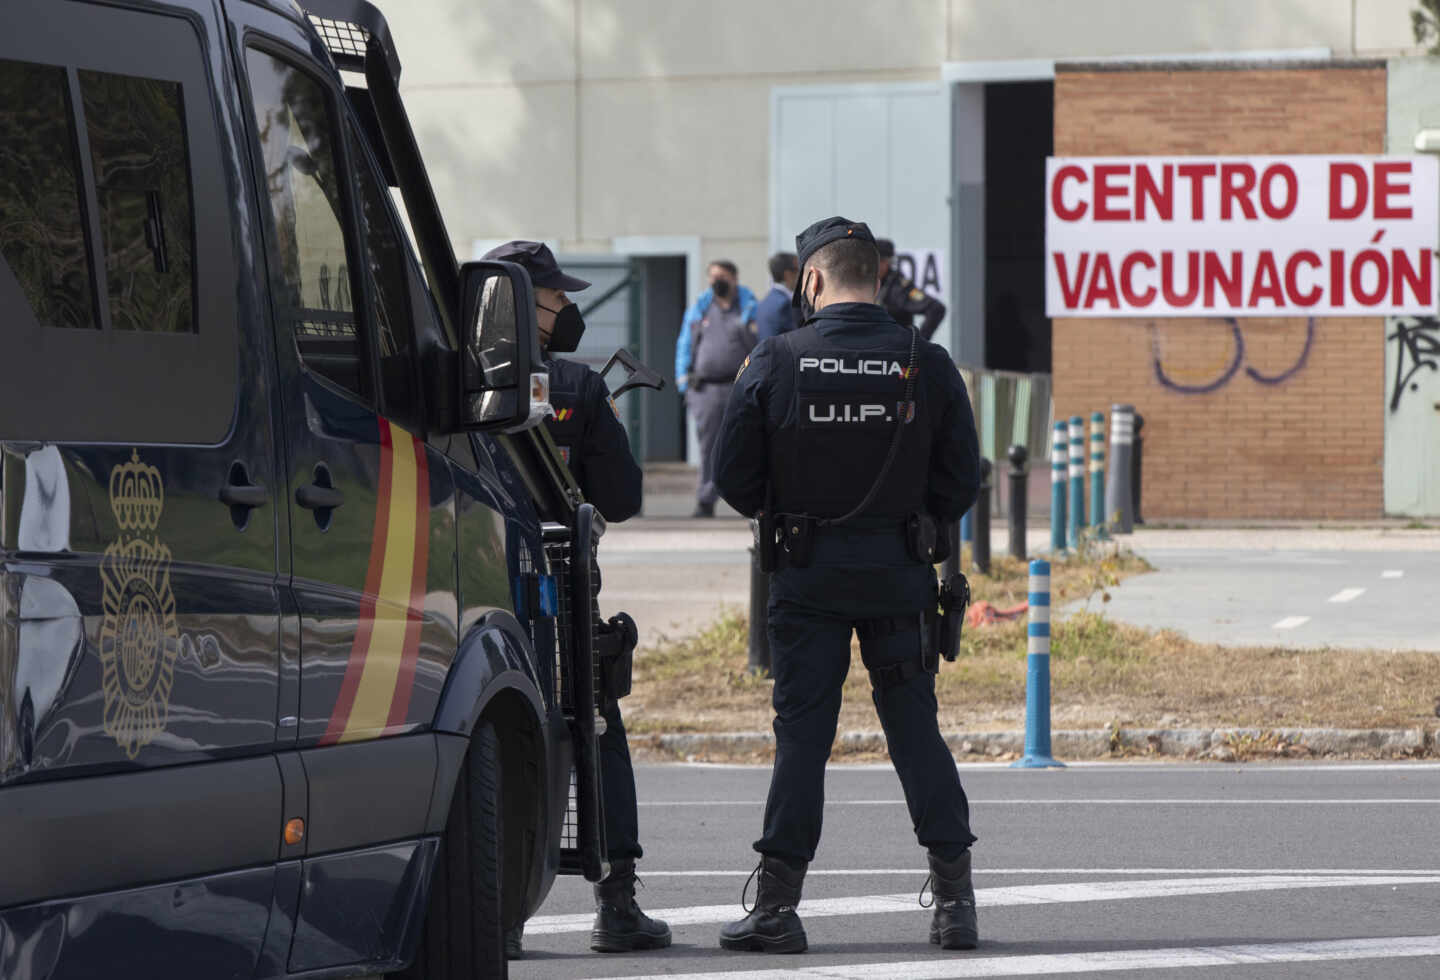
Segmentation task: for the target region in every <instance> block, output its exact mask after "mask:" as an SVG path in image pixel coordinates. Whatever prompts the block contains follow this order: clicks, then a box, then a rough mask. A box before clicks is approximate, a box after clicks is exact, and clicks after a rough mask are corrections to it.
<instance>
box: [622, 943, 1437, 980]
mask: <svg viewBox="0 0 1440 980" xmlns="http://www.w3.org/2000/svg"><path fill="white" fill-rule="evenodd" d="M1419 956H1440V936H1393V937H1386V938H1377V939H1336V940H1322V941H1319V942H1298V943H1254V944H1250V945H1246V946H1174V947H1170V948H1168V949H1115V950H1095V951H1091V952H1085V953H1042V954H1031V955H1022V956H979V957H974V958H970V957H963V956H945V957H939V958H936V957H931V958H930V959H928V960H910V961H906V962H900V963H841V964H835V965H833V966H810V967H799V968H794V969H772V970H737V971H729V972H723V973H666V974H650V975H647V976H641V977H626V978H622V980H661V977H663V978H664V980H717V978H720V977H724V978H725V980H779V978H782V977H801V978H803V977H817V978H821V980H877V978H892V977H893V978H895V980H946V978H948V977H1020V976H1053V975H1055V974H1061V973H1092V972H1096V971H1101V970H1104V971H1107V973H1108V971H1121V970H1174V969H1196V968H1202V967H1229V966H1247V965H1257V966H1258V965H1264V964H1272V963H1323V962H1337V961H1343V960H1378V959H1399V958H1402V957H1403V958H1409V957H1419Z"/></svg>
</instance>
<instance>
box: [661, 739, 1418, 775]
mask: <svg viewBox="0 0 1440 980" xmlns="http://www.w3.org/2000/svg"><path fill="white" fill-rule="evenodd" d="M872 734H875V733H872ZM635 768H636V769H656V770H665V769H733V770H736V771H737V772H770V771H771V770H772V769H773V768H774V765H773V764H772V763H769V762H645V763H640V764H638V765H636V766H635ZM955 768H957V769H959V770H960V771H961V772H986V771H994V772H1003V773H1007V774H1008V775H1010V776H1013V777H1014V778H1016V779H1036V780H1038V779H1043V778H1045V777H1047V776H1048V777H1050V778H1052V779H1071V778H1073V773H1075V772H1076V771H1078V770H1083V769H1109V770H1113V771H1115V772H1120V773H1125V774H1128V775H1145V776H1152V775H1155V774H1156V773H1166V774H1169V775H1180V776H1203V775H1206V774H1220V775H1227V776H1228V775H1230V774H1232V773H1234V772H1236V771H1238V770H1244V771H1247V772H1264V773H1299V772H1304V773H1312V772H1391V771H1394V770H1404V771H1405V772H1430V771H1435V770H1440V762H1417V761H1413V760H1408V759H1407V760H1405V761H1403V762H1300V763H1294V762H1288V763H1287V762H1247V763H1244V764H1241V763H1234V762H1232V763H1227V764H1224V765H1220V764H1205V763H1196V762H1162V761H1156V760H1151V759H1143V758H1135V759H1129V760H1125V761H1123V762H1117V761H1112V760H1094V761H1087V760H1085V759H1077V760H1076V761H1074V762H1067V763H1065V768H1064V769H1024V770H1021V769H1016V768H1015V767H1013V766H1012V765H1011V764H1010V763H1008V762H957V763H955ZM894 771H895V767H894V765H892V764H891V763H889V762H830V763H829V764H827V765H826V767H825V773H826V777H827V778H830V777H839V776H850V775H864V774H866V773H872V772H888V773H893V772H894Z"/></svg>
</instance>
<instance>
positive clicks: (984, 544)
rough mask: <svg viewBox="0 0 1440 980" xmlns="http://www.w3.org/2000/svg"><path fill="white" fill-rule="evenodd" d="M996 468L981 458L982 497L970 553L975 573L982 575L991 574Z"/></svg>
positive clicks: (976, 502) (977, 498)
mask: <svg viewBox="0 0 1440 980" xmlns="http://www.w3.org/2000/svg"><path fill="white" fill-rule="evenodd" d="M994 469H995V467H994V466H992V465H991V463H990V461H989V460H988V459H986V458H985V457H983V456H982V457H980V496H978V497H976V498H975V507H974V509H973V511H972V512H973V513H974V514H975V540H974V541H971V542H970V553H971V555H972V556H973V557H974V562H975V571H977V572H979V573H980V574H981V575H989V574H990V474H991V473H992V472H994Z"/></svg>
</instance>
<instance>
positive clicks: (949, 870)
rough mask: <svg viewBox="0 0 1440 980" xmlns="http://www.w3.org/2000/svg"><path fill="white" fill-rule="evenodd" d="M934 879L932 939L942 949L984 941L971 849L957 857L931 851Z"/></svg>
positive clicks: (971, 947) (931, 879)
mask: <svg viewBox="0 0 1440 980" xmlns="http://www.w3.org/2000/svg"><path fill="white" fill-rule="evenodd" d="M930 881H931V883H932V886H933V887H934V889H935V918H934V919H933V920H932V921H931V923H930V941H931V942H932V943H936V944H938V945H939V946H940V947H941V948H942V949H974V948H975V947H976V945H977V944H978V943H979V942H980V926H979V924H978V923H977V922H976V921H975V886H974V885H973V884H971V882H970V852H969V851H966V852H965V853H964V854H961V855H960V856H959V857H958V858H956V859H955V860H953V861H942V860H940V859H939V858H938V857H936V856H935V855H934V854H931V855H930Z"/></svg>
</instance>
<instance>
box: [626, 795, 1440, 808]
mask: <svg viewBox="0 0 1440 980" xmlns="http://www.w3.org/2000/svg"><path fill="white" fill-rule="evenodd" d="M825 803H826V805H827V806H904V805H905V801H904V800H826V801H825ZM637 805H639V806H647V807H677V806H699V807H705V808H706V809H709V808H710V807H717V806H742V807H747V806H748V807H755V808H756V809H759V808H760V807H763V806H764V805H765V801H764V800H642V801H640V802H639V803H638V804H637ZM970 805H971V806H1134V807H1142V806H1207V807H1208V806H1440V797H1433V796H1432V797H1424V796H1419V797H1416V796H1367V797H1348V798H1342V797H1334V798H1327V799H1320V798H1276V797H1266V798H1257V799H1249V800H1246V799H1225V798H1216V797H1172V798H1169V799H1166V798H1164V797H1151V798H1150V799H1137V798H1135V797H1126V796H1115V797H1101V798H1092V799H1086V798H1084V797H1064V796H1054V797H1035V798H1032V799H1011V800H986V799H977V798H976V797H973V796H972V797H971V798H970Z"/></svg>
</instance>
